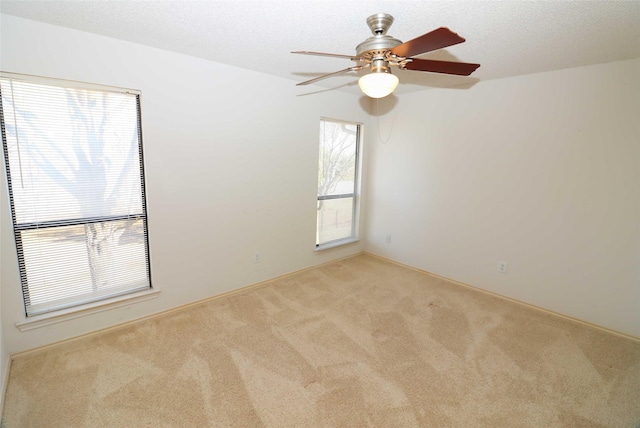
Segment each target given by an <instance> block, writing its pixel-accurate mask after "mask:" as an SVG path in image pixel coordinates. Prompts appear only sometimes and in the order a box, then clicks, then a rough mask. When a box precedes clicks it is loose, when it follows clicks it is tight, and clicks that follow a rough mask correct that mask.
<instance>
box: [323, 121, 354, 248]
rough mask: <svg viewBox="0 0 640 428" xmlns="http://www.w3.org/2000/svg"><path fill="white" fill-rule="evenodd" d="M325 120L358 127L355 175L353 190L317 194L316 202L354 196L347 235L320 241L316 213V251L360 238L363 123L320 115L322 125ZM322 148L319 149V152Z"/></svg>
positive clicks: (349, 242) (346, 243)
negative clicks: (349, 228) (349, 231)
mask: <svg viewBox="0 0 640 428" xmlns="http://www.w3.org/2000/svg"><path fill="white" fill-rule="evenodd" d="M323 122H332V123H336V124H345V125H351V126H355V127H356V142H355V157H354V164H353V166H354V177H353V192H352V193H341V194H335V195H322V196H321V195H317V199H316V204H317V203H319V202H321V201H325V200H335V199H347V198H352V199H353V202H352V206H351V234H350V235H349V236H347V237H342V238H337V239H333V240H330V241H326V242H323V243H319V231H318V219H317V213H316V245H315V249H316V251H322V250H327V249H331V248H336V247H341V246H344V245H348V244H352V243H354V242H358V241H359V240H360V236H359V235H360V233H359V231H360V189H361V185H362V180H361V176H362V161H361V159H362V141H363V123H362V122H356V121H347V120H342V119H333V118H329V117H320V126H322V123H323ZM321 144H322V141H319V144H318V149H320V147H321ZM319 153H320V150H318V154H319ZM319 160H320V159H318V162H316V165H317V168H318V169H319V168H320V162H319ZM318 184H319V183H318Z"/></svg>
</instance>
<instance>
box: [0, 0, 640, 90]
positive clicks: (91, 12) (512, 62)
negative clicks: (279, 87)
mask: <svg viewBox="0 0 640 428" xmlns="http://www.w3.org/2000/svg"><path fill="white" fill-rule="evenodd" d="M0 12H1V13H3V14H8V15H15V16H19V17H23V18H27V19H33V20H37V21H42V22H47V23H51V24H56V25H61V26H65V27H70V28H75V29H78V30H82V31H87V32H91V33H96V34H101V35H105V36H109V37H114V38H117V39H122V40H128V41H131V42H135V43H140V44H143V45H148V46H153V47H156V48H161V49H165V50H170V51H175V52H181V53H184V54H188V55H192V56H196V57H201V58H206V59H210V60H214V61H218V62H222V63H227V64H231V65H235V66H239V67H243V68H247V69H252V70H257V71H261V72H265V73H270V74H274V75H276V76H280V77H284V78H288V79H291V80H292V84H295V81H303V80H307V79H310V78H313V77H316V76H318V75H321V74H324V73H329V72H333V71H337V70H341V69H343V68H346V67H349V66H351V65H353V64H354V63H352V62H350V61H349V60H346V59H339V58H325V57H313V56H305V55H292V54H290V53H289V52H290V51H293V50H311V51H320V52H329V53H339V54H348V55H351V54H353V53H354V52H355V47H356V45H357V44H359V43H360V42H362V41H363V40H364V39H366V38H367V37H369V36H370V35H371V33H370V31H369V28H368V27H367V25H366V22H365V20H366V18H367V16H369V15H372V14H374V13H390V14H391V15H393V16H394V18H395V22H394V24H393V25H392V27H391V29H390V30H389V32H388V34H390V35H392V36H393V37H395V38H398V39H400V40H402V41H407V40H410V39H413V38H415V37H417V36H419V35H422V34H424V33H426V32H429V31H431V30H433V29H435V28H438V27H441V26H445V27H449V28H450V29H451V30H453V31H455V32H457V33H458V34H460V35H461V36H462V37H464V38H466V40H467V41H466V42H465V43H462V44H459V45H456V46H452V47H449V48H447V49H442V50H439V51H436V52H432V53H430V54H427V55H425V56H423V57H424V58H434V59H446V60H453V61H463V62H475V63H480V64H481V67H480V68H479V69H478V70H477V71H476V72H475V73H474V74H473V75H472V76H470V77H459V76H445V75H438V74H433V73H421V72H413V71H398V72H397V73H396V74H397V75H398V77H400V82H401V85H400V87H399V89H398V92H407V91H415V90H421V89H428V88H433V87H468V86H470V85H472V84H473V83H475V82H477V81H478V80H489V79H498V78H503V77H509V76H517V75H522V74H529V73H537V72H542V71H550V70H557V69H562V68H570V67H577V66H583V65H589V64H598V63H605V62H610V61H616V60H623V59H631V58H638V57H640V1H595V2H591V1H446V2H442V1H402V0H395V1H349V0H342V1H322V0H310V1H213V0H209V1H191V0H182V1H175V0H172V1H126V0H125V1H113V0H110V1H104V0H83V1H56V0H46V1H38V0H30V1H26V0H22V1H10V0H2V1H0ZM3 43H10V41H7V40H5V41H3ZM356 83H357V75H356V73H349V74H347V75H344V76H337V77H332V78H328V79H325V80H323V81H321V82H318V86H322V87H324V88H330V89H340V90H345V89H346V90H352V91H357V84H356ZM318 89H319V88H318V87H317V86H316V87H300V89H299V90H300V94H304V93H311V92H313V91H317V90H318Z"/></svg>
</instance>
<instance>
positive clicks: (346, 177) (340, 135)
mask: <svg viewBox="0 0 640 428" xmlns="http://www.w3.org/2000/svg"><path fill="white" fill-rule="evenodd" d="M359 146H360V124H357V123H348V122H342V121H336V120H330V119H321V120H320V158H319V163H318V218H317V229H316V247H317V248H322V247H328V246H333V245H337V244H341V243H347V242H352V241H354V240H355V239H356V238H357V229H358V228H357V226H358V224H357V223H358V222H357V213H358V203H357V202H358V188H359V177H358V169H359Z"/></svg>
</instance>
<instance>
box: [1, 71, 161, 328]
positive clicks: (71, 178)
mask: <svg viewBox="0 0 640 428" xmlns="http://www.w3.org/2000/svg"><path fill="white" fill-rule="evenodd" d="M0 91H1V95H2V96H1V100H2V102H1V104H0V119H1V125H2V144H3V149H4V160H5V164H6V170H7V182H8V186H9V197H10V204H11V215H12V218H13V228H14V236H15V242H16V247H17V253H18V264H19V269H20V278H21V283H22V294H23V297H24V305H25V312H26V314H27V316H32V315H37V314H42V313H46V312H52V311H56V310H59V309H63V308H69V307H73V306H78V305H82V304H85V303H91V302H95V301H98V300H102V299H106V298H111V297H115V296H120V295H123V294H127V293H132V292H137V291H142V290H146V289H149V288H151V280H150V272H149V254H148V240H147V219H146V204H145V193H144V175H143V160H142V134H141V129H140V99H139V98H140V94H139V93H138V92H136V91H130V90H124V89H122V90H120V89H118V88H112V87H103V86H98V85H89V84H81V83H76V82H67V81H57V80H52V79H40V78H33V77H28V76H21V75H14V74H10V73H1V74H0Z"/></svg>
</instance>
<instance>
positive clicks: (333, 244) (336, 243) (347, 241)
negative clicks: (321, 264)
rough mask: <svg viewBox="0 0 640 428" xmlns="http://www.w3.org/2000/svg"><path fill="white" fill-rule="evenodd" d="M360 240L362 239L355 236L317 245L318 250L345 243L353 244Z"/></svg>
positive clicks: (340, 245)
mask: <svg viewBox="0 0 640 428" xmlns="http://www.w3.org/2000/svg"><path fill="white" fill-rule="evenodd" d="M358 241H360V239H358V238H354V237H352V238H345V239H339V240H337V241H331V242H327V243H326V244H320V245H316V251H324V250H330V249H332V248H336V247H342V246H343V245H349V244H353V243H355V242H358Z"/></svg>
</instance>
